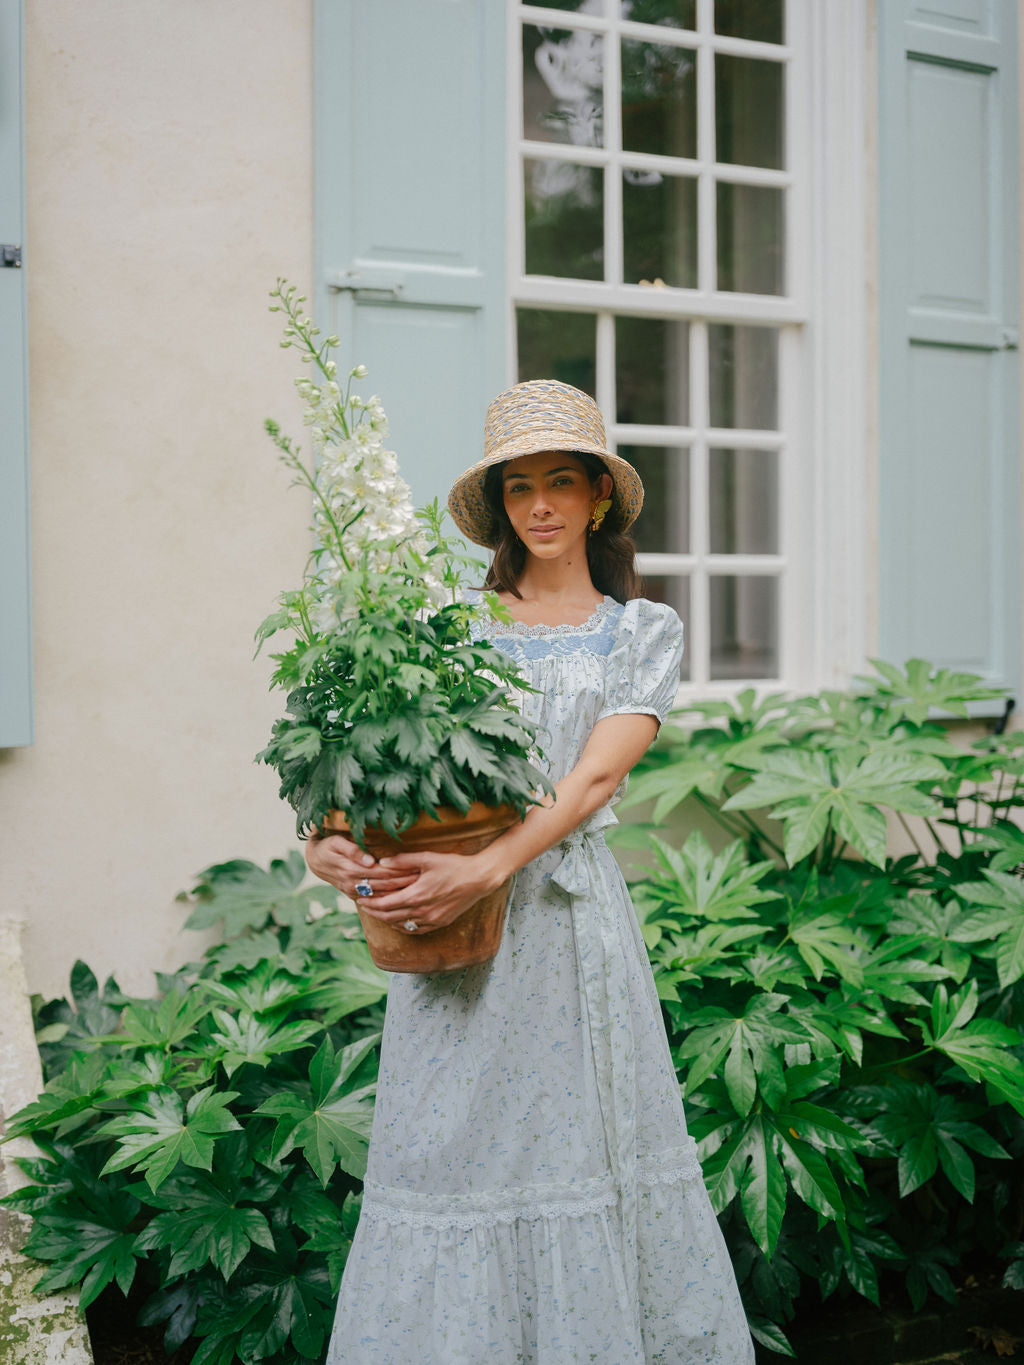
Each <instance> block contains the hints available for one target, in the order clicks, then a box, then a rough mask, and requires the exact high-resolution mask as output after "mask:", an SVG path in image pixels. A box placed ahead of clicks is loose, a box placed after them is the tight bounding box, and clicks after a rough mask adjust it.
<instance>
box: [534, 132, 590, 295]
mask: <svg viewBox="0 0 1024 1365" xmlns="http://www.w3.org/2000/svg"><path fill="white" fill-rule="evenodd" d="M523 171H524V176H525V190H526V273H527V274H528V275H569V276H572V277H573V278H574V279H578V280H599V279H602V278H603V276H604V181H603V178H602V175H601V172H600V170H598V169H597V168H596V167H594V166H576V165H573V164H572V163H571V162H567V161H545V160H541V159H539V158H533V157H527V158H525V159H524V164H523Z"/></svg>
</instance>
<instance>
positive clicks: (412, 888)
mask: <svg viewBox="0 0 1024 1365" xmlns="http://www.w3.org/2000/svg"><path fill="white" fill-rule="evenodd" d="M488 853H489V850H488V849H483V850H482V851H481V852H480V853H472V854H461V853H396V854H394V855H393V856H392V857H389V858H382V859H381V860H380V862H379V864H378V867H379V869H380V873H381V874H383V875H391V876H392V877H395V878H400V879H402V883H403V889H396V890H395V891H393V892H391V893H390V894H389V895H386V896H382V897H378V895H377V892H376V889H375V890H374V896H373V899H372V900H360V902H359V909H360V910H361V911H362V912H363V913H364V914H368V915H373V916H374V918H375V919H379V920H382V921H384V923H386V924H394V925H396V926H397V927H399V928H401V927H402V925H403V924H404V923H405V922H406V921H407V920H415V921H416V924H417V925H418V926H419V928H420V929H421V930H423V929H426V930H429V929H441V928H443V926H444V925H446V924H451V923H453V921H455V920H457V919H458V918H459V916H460V915H464V914H465V913H466V911H467V910H468V909H469V907H470V906H471V905H475V904H476V902H477V901H478V900H480V898H481V897H482V896H486V895H487V894H488V892H490V891H494V890H496V889H497V888H498V887H499V886H500V885H501V884H502V882H503V881H504V880H505V878H506V877H507V876H508V872H507V871H506V870H504V869H503V868H502V867H501V866H500V864H499V862H498V860H497V859H496V858H495V857H494V856H493V855H492V856H488Z"/></svg>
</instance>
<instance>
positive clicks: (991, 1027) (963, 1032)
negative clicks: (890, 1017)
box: [919, 981, 1024, 1114]
mask: <svg viewBox="0 0 1024 1365" xmlns="http://www.w3.org/2000/svg"><path fill="white" fill-rule="evenodd" d="M977 1007H978V985H977V982H976V981H972V982H971V983H970V984H969V985H968V986H965V987H964V988H963V989H962V990H960V991H958V992H957V993H956V995H954V996H953V997H952V998H951V999H950V998H949V996H948V994H947V992H946V989H945V987H944V986H936V988H935V994H934V996H933V997H932V1009H931V1019H930V1020H929V1021H924V1020H922V1021H920V1023H919V1027H920V1029H921V1033H922V1036H923V1038H924V1041H925V1042H926V1043H927V1044H928V1045H929V1046H930V1047H934V1048H936V1049H937V1050H938V1051H939V1052H942V1053H943V1054H944V1055H945V1056H946V1057H948V1058H949V1059H950V1061H952V1062H955V1063H956V1064H957V1066H959V1067H960V1068H961V1069H962V1070H964V1071H966V1072H967V1074H968V1076H970V1077H971V1079H972V1080H975V1081H981V1082H983V1083H984V1084H985V1085H988V1086H990V1087H991V1088H992V1089H993V1090H994V1091H996V1092H997V1093H998V1094H999V1095H1001V1096H1002V1098H1003V1099H1005V1100H1006V1101H1007V1102H1008V1103H1009V1104H1011V1105H1012V1106H1013V1107H1014V1109H1016V1111H1017V1113H1018V1114H1024V1063H1022V1062H1021V1061H1020V1060H1019V1058H1017V1057H1015V1056H1014V1055H1013V1053H1012V1052H1011V1051H1010V1048H1013V1047H1019V1046H1020V1043H1021V1035H1020V1033H1019V1032H1018V1031H1017V1030H1016V1029H1012V1028H1009V1027H1007V1025H1005V1024H1000V1023H999V1022H998V1021H997V1020H995V1019H975V1018H974V1017H973V1016H974V1013H975V1011H976V1010H977Z"/></svg>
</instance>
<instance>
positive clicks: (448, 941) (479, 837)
mask: <svg viewBox="0 0 1024 1365" xmlns="http://www.w3.org/2000/svg"><path fill="white" fill-rule="evenodd" d="M437 814H438V817H439V818H438V819H437V820H434V819H433V818H432V817H431V816H429V815H421V816H420V817H419V819H418V820H417V821H416V823H415V824H414V825H411V826H410V827H409V829H407V830H405V831H404V832H403V833H402V835H401V837H400V838H398V839H393V838H392V837H391V835H390V834H387V833H385V831H384V830H382V829H374V828H368V829H367V831H366V834H365V838H364V843H365V845H366V849H367V852H368V853H372V854H373V856H374V857H375V858H383V857H386V856H387V855H388V854H389V853H421V852H423V851H425V850H429V851H430V852H431V853H463V854H468V853H478V852H479V851H480V849H482V848H486V847H487V845H488V844H490V843H493V841H494V840H495V839H496V838H497V837H498V835H499V834H502V833H504V831H505V830H506V829H509V828H510V827H511V826H512V825H514V824H515V823H516V822H517V820H518V819H519V817H518V815H516V813H515V811H514V810H513V809H512V807H511V806H485V805H484V804H483V802H482V801H476V802H474V804H473V805H472V806H470V808H469V810H468V811H467V812H466V814H465V815H462V814H460V813H459V812H458V811H457V810H455V809H454V808H453V807H451V806H440V807H439V808H438V811H437ZM323 829H324V830H325V831H326V830H334V831H335V832H336V833H338V834H349V833H350V827H349V824H348V821H347V820H346V819H345V815H344V812H343V811H340V810H332V811H331V812H330V814H329V815H328V817H327V819H326V820H325V821H324V822H323ZM511 884H512V879H511V878H509V880H508V881H506V882H505V883H504V885H502V886H499V887H498V889H497V890H496V891H492V892H491V893H490V895H488V896H484V898H483V899H482V900H479V901H477V902H476V904H475V905H471V906H470V908H469V909H468V910H467V911H466V912H465V914H463V915H460V916H459V918H458V919H457V920H455V922H454V923H453V924H446V925H445V926H444V927H443V928H441V929H429V930H424V929H421V930H420V931H419V932H418V933H415V934H410V933H408V932H407V931H406V930H404V929H399V928H398V927H397V926H395V925H391V924H385V923H384V921H382V920H379V919H374V917H373V916H372V915H366V914H364V913H363V911H362V910H360V909H359V907H358V906H356V910H357V911H358V914H359V919H360V922H361V923H362V926H363V933H364V934H365V935H366V944H367V947H368V948H369V949H370V956H371V957H372V958H373V960H374V962H375V963H376V964H377V966H378V967H380V968H381V970H382V971H385V972H454V971H458V970H459V968H460V967H472V966H475V965H476V964H477V963H478V962H489V961H490V959H491V958H492V957H493V956H494V955H495V953H496V952H497V951H498V947H499V945H500V944H501V934H502V930H503V928H504V926H505V911H506V909H507V907H508V896H509V888H510V886H511ZM410 918H411V917H410Z"/></svg>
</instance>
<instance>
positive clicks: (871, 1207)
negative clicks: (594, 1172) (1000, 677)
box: [623, 660, 1024, 1354]
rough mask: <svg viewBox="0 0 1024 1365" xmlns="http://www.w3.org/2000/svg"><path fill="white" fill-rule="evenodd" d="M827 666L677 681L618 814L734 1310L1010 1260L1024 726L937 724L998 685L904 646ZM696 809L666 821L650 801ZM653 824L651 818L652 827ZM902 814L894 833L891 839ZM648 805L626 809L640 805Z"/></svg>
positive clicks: (1019, 1139)
mask: <svg viewBox="0 0 1024 1365" xmlns="http://www.w3.org/2000/svg"><path fill="white" fill-rule="evenodd" d="M875 667H876V676H875V677H874V678H863V679H858V680H857V681H856V684H855V688H854V689H853V690H852V691H851V692H849V693H839V692H824V693H821V694H819V695H816V696H813V697H803V698H792V699H788V698H785V697H783V696H782V695H781V694H779V695H775V696H769V697H766V698H763V699H761V700H760V701H759V700H757V699H756V698H755V696H754V694H753V692H751V691H746V692H743V693H741V694H740V695H739V697H738V698H736V699H735V701H732V702H727V701H714V702H708V703H695V704H693V705H692V706H690V707H687V708H685V709H684V710H683V711H680V712H678V713H676V720H677V722H682V721H685V720H686V718H687V713H689V716H690V717H694V716H695V717H696V718H697V721H698V723H697V725H696V726H695V727H693V728H690V729H686V728H683V726H682V725H681V724H679V723H676V724H673V725H670V726H666V727H665V728H664V729H663V731H662V736H661V738H660V739H659V742H658V743H657V745H656V746H655V748H654V749H653V750H652V751H651V752H650V753H649V755H648V757H647V758H646V759H645V760H644V762H643V763H642V764H641V768H640V770H639V772H638V773H637V774H636V775H635V776H634V778H633V783H632V788H631V794H630V797H629V798H628V800H629V802H632V803H633V804H635V805H641V804H647V805H648V808H649V809H650V811H651V815H652V825H648V826H643V825H641V826H640V827H639V829H638V828H637V827H633V828H632V829H630V830H628V831H624V837H623V843H626V844H629V845H633V846H636V845H640V846H643V845H644V843H645V842H646V847H647V851H648V853H649V854H650V855H651V858H650V863H649V865H648V866H646V867H644V868H643V869H642V871H640V872H638V873H637V874H636V875H635V877H634V879H633V882H632V892H633V896H634V900H635V903H636V905H637V908H638V913H639V915H640V918H641V922H642V929H643V932H644V937H645V939H646V942H647V944H648V949H649V952H650V955H651V960H652V963H653V965H654V970H655V980H656V982H657V986H658V991H659V994H660V996H661V999H662V1002H663V1006H664V1010H665V1015H666V1020H667V1023H668V1027H669V1035H670V1043H671V1046H672V1050H673V1054H674V1056H675V1059H676V1062H677V1066H678V1069H679V1075H680V1078H681V1080H682V1081H683V1084H684V1091H685V1095H686V1102H687V1106H688V1111H689V1114H690V1119H691V1130H692V1131H693V1133H694V1135H695V1136H696V1137H697V1138H698V1140H699V1143H700V1147H701V1152H702V1157H703V1162H704V1174H705V1179H706V1181H707V1183H708V1186H709V1189H710V1192H711V1196H712V1201H713V1204H714V1206H715V1208H716V1210H717V1211H718V1212H719V1213H720V1214H721V1216H722V1218H723V1222H724V1224H725V1228H726V1233H727V1237H728V1239H729V1241H730V1245H731V1249H732V1251H733V1255H734V1259H735V1261H736V1265H737V1267H738V1269H739V1271H740V1273H741V1276H742V1278H743V1290H744V1295H745V1299H746V1302H747V1304H748V1308H749V1311H750V1315H751V1321H752V1325H753V1328H754V1331H755V1333H756V1334H757V1335H758V1337H759V1338H760V1340H761V1341H762V1342H763V1344H765V1345H766V1346H768V1347H770V1348H772V1349H774V1350H776V1351H778V1352H780V1353H784V1354H785V1353H790V1354H791V1353H792V1350H791V1347H790V1346H789V1344H788V1342H787V1338H786V1334H785V1325H786V1323H787V1321H789V1320H790V1319H791V1318H792V1316H793V1313H794V1306H795V1305H798V1304H799V1303H806V1302H807V1301H808V1296H809V1294H810V1292H811V1288H812V1286H814V1285H816V1286H817V1290H818V1292H819V1293H820V1294H821V1295H823V1296H825V1295H828V1294H831V1293H833V1292H834V1291H835V1290H836V1289H838V1288H839V1287H840V1285H845V1286H846V1288H847V1290H849V1289H853V1290H855V1291H857V1292H858V1293H860V1294H863V1295H864V1296H866V1297H867V1298H869V1299H872V1300H873V1301H874V1302H876V1303H877V1302H878V1301H879V1293H880V1278H881V1277H883V1276H889V1277H890V1278H892V1277H893V1276H896V1275H902V1277H903V1279H904V1282H905V1286H906V1291H907V1293H908V1294H909V1297H910V1300H911V1303H912V1304H913V1305H914V1306H915V1307H920V1306H921V1304H922V1303H923V1302H924V1299H925V1297H926V1295H927V1294H928V1293H929V1292H934V1293H937V1294H939V1295H941V1296H943V1297H945V1298H950V1299H951V1298H953V1297H955V1294H956V1278H955V1277H956V1276H957V1275H958V1274H959V1275H961V1276H962V1275H963V1274H965V1273H966V1272H965V1271H964V1270H961V1267H962V1266H964V1265H966V1266H968V1267H973V1266H974V1265H976V1264H978V1262H979V1258H981V1259H982V1260H983V1261H984V1260H987V1262H988V1263H989V1264H991V1265H997V1264H998V1263H999V1260H1000V1258H1003V1259H1004V1261H1005V1260H1009V1264H1008V1265H1007V1267H1006V1276H1007V1279H1006V1282H1007V1284H1014V1283H1016V1282H1017V1281H1018V1279H1019V1275H1020V1272H1019V1268H1018V1267H1019V1264H1020V1262H1019V1259H1017V1260H1015V1259H1013V1258H1014V1257H1018V1256H1019V1245H1020V1243H1019V1226H1018V1224H1017V1223H1016V1221H1015V1216H1014V1213H1013V1210H1014V1209H1015V1208H1017V1207H1019V1203H1020V1200H1021V1198H1022V1196H1024V1185H1022V1182H1021V1177H1020V1174H1019V1172H1020V1170H1021V1164H1020V1163H1021V1160H1022V1158H1024V881H1022V879H1021V873H1022V871H1024V836H1022V835H1021V831H1020V828H1019V827H1018V825H1017V824H1016V823H1015V822H1014V817H1015V816H1016V815H1017V814H1018V812H1019V810H1020V807H1021V806H1022V804H1024V762H1022V758H1024V737H1022V736H1021V735H1020V734H1017V733H1011V734H1000V733H992V734H987V735H985V736H984V737H983V738H981V739H979V740H977V741H975V742H974V743H973V744H972V745H971V746H970V747H965V746H964V745H962V744H959V743H956V742H955V738H954V736H953V735H952V734H951V733H950V732H949V731H948V729H947V727H946V725H945V724H944V723H942V722H941V721H940V720H938V719H936V716H937V715H938V714H941V712H942V711H945V712H947V713H956V714H963V713H964V708H965V707H966V705H967V704H968V703H970V702H972V701H976V700H980V699H988V700H991V699H992V698H993V697H994V696H998V695H999V694H997V693H994V692H993V690H992V689H989V688H985V687H983V686H982V685H981V683H980V681H979V680H978V679H976V678H972V677H970V676H967V675H962V674H955V675H954V674H950V673H948V672H945V671H943V670H936V669H932V668H930V667H929V666H928V665H927V664H925V663H923V662H922V661H920V660H912V661H910V663H909V664H908V665H907V666H906V668H905V669H902V670H901V669H898V668H895V667H893V666H891V665H888V664H885V663H882V662H876V663H875ZM673 812H675V813H676V818H677V819H678V820H685V819H686V818H687V816H691V817H692V816H699V817H700V819H701V822H702V824H703V825H704V826H705V827H707V822H708V821H710V822H712V823H713V824H715V825H717V826H718V827H719V828H720V830H721V832H722V836H723V839H724V840H725V842H724V843H723V845H722V846H721V847H715V848H713V847H712V844H711V843H709V841H708V839H707V838H706V837H705V836H704V834H702V833H701V832H699V831H694V832H692V833H690V834H689V835H688V837H687V838H686V839H685V841H684V842H683V843H682V846H681V847H676V846H674V843H673V841H671V840H670V839H669V838H668V837H667V835H666V832H665V829H664V827H663V822H664V820H665V818H666V817H667V816H668V815H670V814H672V813H673ZM656 823H660V824H661V825H662V827H661V828H659V829H657V830H656V829H655V828H653V827H652V826H653V824H656ZM892 824H898V825H900V826H901V827H902V828H903V829H904V830H905V832H906V834H907V836H908V838H909V839H910V840H912V846H913V847H914V850H915V851H914V852H913V853H911V854H908V855H904V856H902V857H898V858H897V857H893V856H891V855H890V854H888V853H887V851H886V833H887V828H888V827H889V826H890V825H892ZM644 831H646V832H644Z"/></svg>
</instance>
